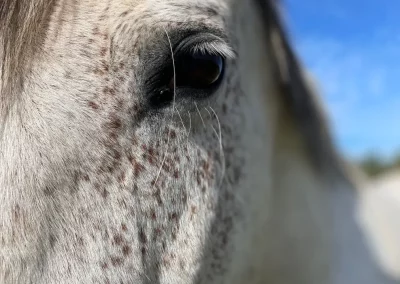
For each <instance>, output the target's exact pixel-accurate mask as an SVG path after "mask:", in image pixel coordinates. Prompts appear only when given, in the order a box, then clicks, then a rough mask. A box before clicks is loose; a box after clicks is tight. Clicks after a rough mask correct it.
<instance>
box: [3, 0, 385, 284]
mask: <svg viewBox="0 0 400 284" xmlns="http://www.w3.org/2000/svg"><path fill="white" fill-rule="evenodd" d="M275 2H277V1H272V0H271V1H266V2H263V4H261V5H260V3H262V2H261V1H256V0H254V1H245V0H243V1H242V0H237V1H228V0H226V1H220V0H201V1H200V0H199V1H195V0H85V1H74V0H54V1H45V0H41V1H39V0H38V1H29V0H3V2H2V3H0V43H1V47H0V56H1V59H2V60H1V61H0V64H1V90H0V107H1V108H0V110H1V113H0V119H1V120H0V126H1V128H0V130H1V131H0V162H1V163H0V204H1V206H0V218H1V219H0V220H1V222H0V283H7V284H8V283H12V284H14V283H68V284H70V283H135V284H142V283H143V284H145V283H146V284H150V283H151V284H153V283H160V284H167V283H171V284H172V283H174V284H180V283H181V284H190V283H193V284H194V283H198V284H200V283H207V284H217V283H218V284H219V283H227V284H228V283H229V284H244V283H246V284H247V283H248V284H261V283H276V284H286V283H287V284H289V283H290V284H292V283H296V284H321V283H327V284H328V283H337V284H339V283H360V284H361V283H362V284H367V283H371V284H372V283H386V282H385V281H386V279H384V278H383V276H382V275H381V274H380V273H379V271H378V270H376V269H375V268H374V264H373V262H372V260H371V258H370V256H369V253H368V251H367V249H366V248H365V246H364V244H363V240H362V236H361V235H360V232H359V229H358V227H357V225H356V223H355V221H354V218H353V213H354V212H352V210H353V209H354V208H355V204H356V203H355V198H356V191H355V190H354V186H355V185H354V183H353V181H352V180H351V179H350V178H349V176H351V173H350V169H349V168H347V166H345V164H344V162H342V160H341V158H340V156H339V155H338V154H337V153H336V152H335V149H334V147H333V145H332V141H331V138H330V135H329V131H328V128H327V126H326V122H325V119H324V115H323V113H324V111H323V109H322V108H321V106H320V105H319V103H318V102H317V98H316V96H315V94H314V92H313V91H312V90H311V88H310V86H309V83H308V80H307V79H306V78H305V77H306V76H305V75H304V74H305V72H304V71H303V69H302V67H301V65H299V64H298V62H297V59H296V57H295V56H294V54H293V52H292V49H291V46H290V44H289V42H288V41H287V38H286V36H285V35H284V32H283V30H284V29H283V27H282V26H281V23H280V22H279V15H278V13H277V11H276V7H275V6H274V5H275ZM267 4H268V5H267ZM257 5H258V6H257ZM210 29H212V30H213V32H212V33H213V34H214V36H215V37H216V41H215V42H214V41H212V42H209V43H206V44H204V45H203V46H199V47H197V48H198V49H199V50H203V49H204V50H208V51H209V52H211V53H218V54H221V55H224V56H225V57H226V70H225V74H224V79H223V81H222V82H221V85H220V86H219V88H218V90H216V91H215V93H214V94H213V95H212V96H211V97H210V98H209V99H207V100H202V101H196V100H193V101H190V102H187V103H186V104H185V105H182V104H179V103H177V104H175V99H174V103H173V104H172V105H171V106H170V107H167V108H165V109H164V110H162V111H160V112H154V111H153V110H152V109H149V108H148V107H145V105H144V104H143V101H145V100H146V98H147V96H149V95H151V94H150V93H149V92H151V91H149V86H148V84H149V83H148V79H149V78H151V76H152V75H154V73H155V72H157V71H158V69H159V68H160V66H159V65H160V64H161V63H162V62H164V61H168V60H171V59H172V62H174V50H173V46H175V44H176V43H177V42H179V40H181V36H182V33H183V31H185V30H197V31H203V32H205V31H207V30H210ZM174 98H175V96H174ZM349 251H353V252H356V253H355V254H353V255H350V256H349V255H347V254H346V253H348V252H349ZM368 281H369V282H368ZM387 283H390V282H387Z"/></svg>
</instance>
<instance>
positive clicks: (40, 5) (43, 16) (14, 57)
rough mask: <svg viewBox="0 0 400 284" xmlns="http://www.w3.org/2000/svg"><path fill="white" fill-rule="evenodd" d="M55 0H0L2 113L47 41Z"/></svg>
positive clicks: (0, 107)
mask: <svg viewBox="0 0 400 284" xmlns="http://www.w3.org/2000/svg"><path fill="white" fill-rule="evenodd" d="M53 4H54V0H34V1H32V0H2V1H0V66H1V69H0V81H1V82H0V83H1V84H0V115H1V116H2V115H3V114H4V113H5V112H4V108H8V107H9V106H8V105H9V104H10V99H9V98H10V97H13V96H11V95H12V93H18V89H20V88H21V87H22V86H23V80H22V78H23V74H24V73H25V72H26V71H27V69H29V67H30V63H31V61H32V59H33V58H34V55H35V54H36V52H37V51H38V50H39V48H40V46H41V43H42V42H43V40H44V35H45V32H44V31H45V28H46V25H47V23H48V20H49V16H50V13H51V10H52V7H53Z"/></svg>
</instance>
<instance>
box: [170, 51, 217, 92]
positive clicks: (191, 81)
mask: <svg viewBox="0 0 400 284" xmlns="http://www.w3.org/2000/svg"><path fill="white" fill-rule="evenodd" d="M223 70H224V59H223V58H222V56H220V55H215V54H208V53H201V52H197V53H193V54H185V55H182V56H180V57H179V58H178V60H177V61H176V62H175V78H176V87H190V88H196V89H205V88H208V87H211V86H213V85H214V84H216V83H217V82H219V81H220V79H221V77H222V74H223ZM168 87H169V88H170V89H173V87H174V78H171V81H170V83H169V85H168Z"/></svg>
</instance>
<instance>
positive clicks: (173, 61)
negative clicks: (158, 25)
mask: <svg viewBox="0 0 400 284" xmlns="http://www.w3.org/2000/svg"><path fill="white" fill-rule="evenodd" d="M163 29H164V32H165V34H166V35H167V39H168V43H169V48H170V51H171V56H172V68H173V80H174V86H173V88H174V89H173V92H174V95H173V100H172V115H173V114H174V112H175V99H176V69H175V58H174V51H173V49H172V44H171V39H170V37H169V34H168V32H167V30H166V29H165V28H164V27H163ZM170 136H171V128H169V129H168V137H167V145H166V149H165V154H164V158H163V160H162V162H161V165H160V168H159V170H158V172H157V176H156V179H155V180H154V186H155V185H156V184H157V181H158V178H159V177H160V174H161V170H162V168H163V166H164V163H165V160H166V158H167V154H168V147H169V141H170Z"/></svg>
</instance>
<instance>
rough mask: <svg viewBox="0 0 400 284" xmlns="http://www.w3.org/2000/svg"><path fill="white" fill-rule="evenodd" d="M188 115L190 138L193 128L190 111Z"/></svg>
mask: <svg viewBox="0 0 400 284" xmlns="http://www.w3.org/2000/svg"><path fill="white" fill-rule="evenodd" d="M188 116H189V131H188V135H187V138H188V139H189V135H190V130H191V129H192V115H191V114H190V112H188Z"/></svg>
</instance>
